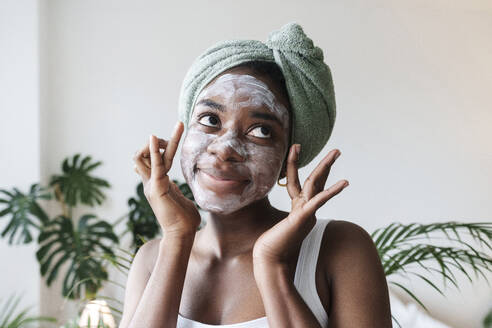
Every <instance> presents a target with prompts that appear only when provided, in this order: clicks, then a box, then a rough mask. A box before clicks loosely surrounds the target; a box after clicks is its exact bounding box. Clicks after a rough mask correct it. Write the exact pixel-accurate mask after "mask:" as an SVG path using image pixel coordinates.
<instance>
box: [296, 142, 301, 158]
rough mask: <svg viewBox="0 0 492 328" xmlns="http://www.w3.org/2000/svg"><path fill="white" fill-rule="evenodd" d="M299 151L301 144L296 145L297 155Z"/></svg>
mask: <svg viewBox="0 0 492 328" xmlns="http://www.w3.org/2000/svg"><path fill="white" fill-rule="evenodd" d="M300 152H301V144H297V145H296V154H297V156H299V153H300Z"/></svg>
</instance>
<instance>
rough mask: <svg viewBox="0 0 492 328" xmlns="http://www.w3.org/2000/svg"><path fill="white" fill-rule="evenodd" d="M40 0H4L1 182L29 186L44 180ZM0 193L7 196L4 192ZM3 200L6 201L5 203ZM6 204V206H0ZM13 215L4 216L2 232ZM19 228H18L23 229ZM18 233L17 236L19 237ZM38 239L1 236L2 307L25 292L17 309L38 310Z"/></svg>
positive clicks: (0, 5) (0, 24) (0, 6)
mask: <svg viewBox="0 0 492 328" xmlns="http://www.w3.org/2000/svg"><path fill="white" fill-rule="evenodd" d="M38 89H39V74H38V3H37V1H36V0H25V1H16V0H1V1H0V188H1V189H8V190H11V189H12V187H14V186H15V187H17V188H19V189H20V190H21V191H22V192H28V190H29V187H30V186H31V184H33V183H35V182H39V179H40V171H39V146H40V143H39V91H38ZM0 197H1V198H3V197H4V195H3V194H2V195H1V196H0ZM2 205H3V204H2ZM3 208H4V207H3V206H1V209H3ZM8 221H10V217H6V216H4V217H2V218H0V233H1V232H3V231H4V229H5V228H6V226H7V223H8ZM19 232H20V230H18V233H19ZM17 238H18V235H16V237H15V238H14V240H15V241H17ZM35 251H36V244H35V242H32V243H31V244H27V245H23V244H21V245H9V244H8V237H5V238H2V239H0V261H1V267H2V269H0V299H1V300H2V301H1V302H0V309H1V308H4V306H5V303H6V300H7V299H8V298H9V297H10V296H12V295H13V294H14V293H15V295H17V296H19V295H22V298H21V301H20V303H19V304H18V306H17V307H16V309H17V311H16V313H20V311H21V310H23V309H25V308H27V307H30V306H33V307H32V308H31V311H30V312H29V314H32V315H35V314H36V313H38V310H39V285H40V283H39V278H38V276H39V274H38V272H39V267H38V263H37V260H36V257H35V255H34V253H35Z"/></svg>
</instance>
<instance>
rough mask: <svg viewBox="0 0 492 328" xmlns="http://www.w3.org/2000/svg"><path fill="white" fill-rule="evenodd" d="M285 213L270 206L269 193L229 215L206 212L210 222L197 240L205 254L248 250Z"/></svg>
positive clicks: (221, 255)
mask: <svg viewBox="0 0 492 328" xmlns="http://www.w3.org/2000/svg"><path fill="white" fill-rule="evenodd" d="M284 214H285V212H282V211H279V210H277V209H275V208H274V207H272V206H271V204H270V201H269V200H268V197H264V198H262V199H260V200H258V201H255V202H253V203H251V204H249V205H247V206H245V207H243V208H241V209H239V210H237V211H236V212H233V213H230V214H227V215H225V214H220V213H214V212H207V217H206V222H207V223H206V225H205V227H204V228H202V229H201V230H200V231H199V234H197V239H198V240H197V242H198V244H199V245H200V246H199V247H200V249H201V251H203V252H204V254H206V255H207V256H210V257H213V258H216V259H219V260H225V259H232V258H235V257H237V256H240V255H245V254H249V253H251V252H252V251H253V246H254V243H255V242H256V240H257V239H258V237H259V236H260V235H261V234H262V233H263V232H265V231H266V230H268V229H270V228H271V227H272V226H274V225H275V224H276V223H277V222H279V221H280V220H281V219H283V218H284V217H285V215H284Z"/></svg>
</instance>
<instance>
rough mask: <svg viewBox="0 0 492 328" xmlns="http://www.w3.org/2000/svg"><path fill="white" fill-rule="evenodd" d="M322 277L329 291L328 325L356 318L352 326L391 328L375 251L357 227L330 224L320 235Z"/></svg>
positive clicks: (384, 279) (386, 286) (346, 222)
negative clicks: (326, 282) (321, 239)
mask: <svg viewBox="0 0 492 328" xmlns="http://www.w3.org/2000/svg"><path fill="white" fill-rule="evenodd" d="M323 243H324V245H323V246H324V247H323V251H322V253H320V256H322V257H323V265H324V274H325V278H326V280H327V281H328V284H329V286H330V287H329V289H330V313H329V316H330V321H331V323H333V325H334V327H338V322H348V321H347V320H349V321H350V320H354V318H357V323H356V324H355V325H354V326H359V327H391V319H390V318H391V315H390V306H389V295H388V285H387V282H386V277H385V274H384V269H383V266H382V263H381V260H380V258H379V254H378V250H377V248H376V245H375V244H374V242H373V240H372V237H371V235H370V234H369V233H368V232H367V231H366V230H365V229H364V228H362V227H361V226H359V225H357V224H355V223H352V222H348V221H344V220H333V222H330V223H329V224H328V225H327V226H326V229H325V231H324V236H323Z"/></svg>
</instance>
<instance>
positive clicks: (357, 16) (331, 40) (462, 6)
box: [1, 0, 492, 328]
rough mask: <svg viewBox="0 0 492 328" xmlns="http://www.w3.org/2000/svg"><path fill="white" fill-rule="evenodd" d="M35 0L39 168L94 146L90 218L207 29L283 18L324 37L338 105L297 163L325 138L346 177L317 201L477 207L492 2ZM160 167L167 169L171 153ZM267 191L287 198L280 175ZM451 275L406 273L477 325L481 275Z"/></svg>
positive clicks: (168, 103) (170, 96) (334, 175)
mask: <svg viewBox="0 0 492 328" xmlns="http://www.w3.org/2000/svg"><path fill="white" fill-rule="evenodd" d="M41 3H42V5H41V7H42V10H41V17H40V19H41V22H42V24H41V47H42V48H41V49H42V50H41V111H42V116H41V121H40V125H41V140H42V143H41V161H40V168H41V179H43V180H46V179H47V178H48V177H49V175H51V174H53V173H55V172H58V171H59V165H60V162H61V160H62V159H63V158H65V157H66V156H69V155H73V154H74V153H76V152H82V153H84V154H90V155H92V156H93V157H94V158H96V159H100V160H102V161H103V162H104V165H103V166H101V167H100V168H98V169H97V174H98V175H100V176H102V177H105V178H107V179H108V180H109V181H110V183H111V184H112V186H113V188H112V190H111V192H109V193H108V196H109V199H108V202H106V204H105V205H104V206H103V207H101V208H98V209H97V214H98V215H100V216H102V217H106V218H108V219H109V220H113V219H115V218H116V217H119V216H120V215H121V214H123V213H125V212H126V209H127V205H126V201H127V199H128V198H129V197H130V196H131V195H133V193H134V187H135V186H136V184H137V183H138V176H137V175H136V174H135V173H134V172H133V162H132V159H131V158H132V156H133V153H134V152H135V150H137V148H139V147H141V145H142V144H143V143H145V141H146V140H147V138H148V135H149V134H150V133H154V134H156V135H158V136H160V137H163V138H167V137H169V134H170V131H171V129H172V127H173V126H174V123H175V122H176V120H177V119H178V115H177V104H178V93H179V88H180V85H181V82H182V79H183V77H184V74H185V73H186V70H187V69H188V67H189V66H190V64H191V62H192V61H193V60H194V59H195V57H196V56H198V55H199V54H201V53H202V52H203V51H204V50H205V49H206V48H207V47H209V46H210V45H212V44H213V43H215V42H217V41H219V40H224V39H229V38H245V39H258V40H262V41H265V40H266V38H267V36H268V33H269V32H270V31H272V30H274V29H278V28H280V27H281V26H282V25H283V24H285V23H287V22H289V21H297V22H298V23H300V24H301V25H302V26H303V27H304V30H305V32H306V33H307V34H308V36H310V37H311V38H312V39H313V40H314V42H315V44H316V45H318V46H319V47H321V48H322V49H323V51H324V54H325V60H326V62H327V63H328V64H329V65H330V67H331V68H332V73H333V77H334V83H335V91H336V98H337V107H338V113H337V122H336V124H335V129H334V131H333V134H332V137H331V139H330V140H329V142H328V144H327V146H326V148H325V149H324V151H323V152H322V154H320V155H319V156H318V157H317V158H316V159H315V161H313V163H312V164H311V165H309V166H308V167H306V168H304V169H303V170H302V171H301V173H300V175H301V178H302V179H304V178H306V177H307V176H308V174H309V173H310V172H311V171H312V169H314V167H315V166H316V164H317V163H318V161H319V160H320V159H321V158H322V156H323V155H324V154H326V153H327V152H328V151H329V150H331V149H333V148H338V149H340V150H341V152H342V156H341V157H340V158H339V159H338V161H337V163H336V164H335V165H334V167H333V169H332V171H331V176H330V178H329V179H328V180H329V181H328V183H330V184H331V183H335V182H336V181H338V180H339V179H347V180H349V181H350V186H349V187H348V188H347V189H345V190H344V191H343V192H342V194H340V195H338V196H336V197H335V198H334V199H332V200H330V201H329V202H328V203H327V204H326V205H325V206H324V207H323V208H322V209H320V210H319V212H318V216H319V217H328V218H337V219H343V220H348V221H352V222H355V223H357V224H359V225H361V226H362V227H364V228H365V229H366V230H367V231H369V232H372V231H373V230H374V229H376V228H377V227H381V226H385V225H387V224H389V223H390V222H393V221H401V222H435V221H446V220H459V221H465V222H472V221H490V220H491V217H492V202H491V201H490V195H491V188H492V187H491V186H492V173H491V170H490V167H492V147H491V146H492V144H491V142H490V140H492V132H491V131H490V129H489V127H490V126H491V124H492V112H491V101H490V98H489V96H490V90H491V86H492V64H491V62H490V58H491V57H492V38H491V32H492V5H491V4H490V2H487V1H468V2H458V1H455V2H454V3H453V2H449V1H407V2H406V3H403V2H394V1H388V0H386V1H385V0H379V1H372V2H367V1H361V0H359V1H357V0H350V1H329V2H328V1H310V2H307V3H303V4H302V5H299V2H294V1H270V2H260V1H252V2H251V1H250V2H249V3H248V5H246V6H240V5H238V4H237V3H234V2H230V1H214V2H208V3H205V2H190V1H181V2H174V3H171V2H164V1H145V2H142V1H139V2H136V1H121V0H120V1H116V0H113V1H104V2H101V1H94V0H92V1H87V0H86V1H80V0H79V1H68V0H58V1H42V2H41ZM2 113H3V111H2ZM23 140H26V141H25V142H27V139H23ZM1 156H2V158H3V156H5V152H4V151H3V150H2V153H1ZM176 163H177V162H175V164H176ZM17 172H18V173H16V174H18V175H19V176H20V175H21V174H22V173H21V172H20V171H19V170H17ZM171 176H173V177H176V178H180V177H181V171H180V169H179V166H178V165H175V167H173V168H172V170H171ZM2 181H3V180H2ZM29 181H30V180H29ZM22 182H23V181H22V180H21V179H20V178H19V179H15V180H14V181H13V182H12V183H15V184H17V185H18V184H21V183H22ZM271 200H272V202H273V203H274V204H275V205H277V206H279V207H280V208H282V209H284V210H287V209H289V208H290V204H289V202H288V200H289V198H288V195H287V194H286V191H285V190H283V189H281V188H279V187H275V189H274V190H273V192H272V193H271ZM80 213H83V211H82V210H80ZM417 272H418V271H417ZM456 274H457V276H458V277H459V278H460V282H461V285H460V286H461V287H460V288H461V293H459V292H457V291H455V290H454V289H448V290H447V291H446V295H447V298H443V297H442V296H440V295H439V294H438V293H437V292H435V291H434V290H432V289H431V288H430V287H428V286H427V285H425V284H424V283H421V282H420V281H418V280H413V281H412V282H411V284H412V285H413V290H414V291H416V294H417V295H418V296H419V297H420V298H421V299H422V300H423V301H424V302H425V304H426V305H428V307H429V308H430V310H431V312H432V313H433V314H434V315H435V316H436V317H437V318H439V319H441V320H443V321H444V322H446V323H448V324H449V325H451V326H453V327H472V328H475V327H480V321H481V319H482V318H483V316H484V315H485V313H486V311H487V310H488V309H489V308H490V306H491V303H492V297H491V295H492V293H491V288H490V287H489V286H487V284H486V283H485V282H484V281H483V279H482V280H480V281H479V282H478V283H476V284H475V285H470V284H469V282H468V280H467V279H466V278H464V276H463V275H460V274H459V273H456ZM489 276H490V275H489ZM120 278H121V277H120ZM123 278H124V277H123ZM491 278H492V277H491ZM436 279H437V277H436ZM122 282H123V283H124V279H123V281H122ZM407 284H408V282H407ZM56 288H58V289H57V290H53V289H52V290H51V291H49V290H47V289H46V288H45V287H44V286H43V285H42V290H41V297H42V299H43V300H44V303H43V305H42V306H43V308H42V312H43V313H45V314H54V313H55V312H56V311H57V309H58V307H59V306H61V301H59V302H57V301H56V295H57V291H58V290H59V287H56ZM107 292H108V294H112V295H119V297H121V298H122V297H123V294H122V291H121V290H117V289H115V288H107ZM48 299H49V302H48V301H47V300H48ZM66 317H69V315H68V314H67V315H66Z"/></svg>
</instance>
